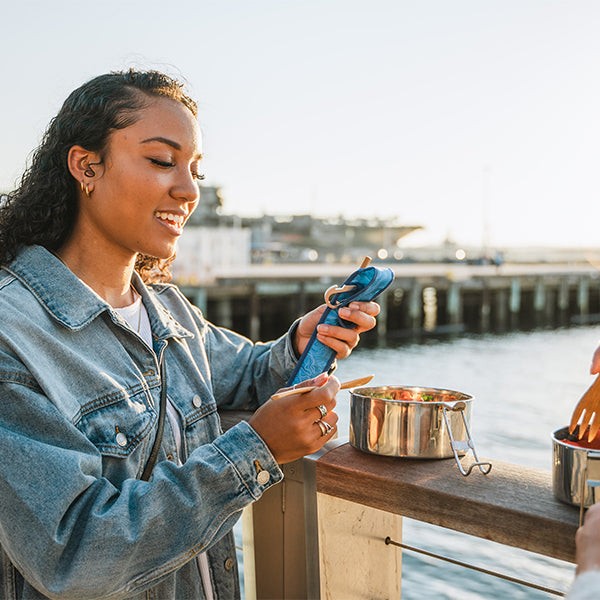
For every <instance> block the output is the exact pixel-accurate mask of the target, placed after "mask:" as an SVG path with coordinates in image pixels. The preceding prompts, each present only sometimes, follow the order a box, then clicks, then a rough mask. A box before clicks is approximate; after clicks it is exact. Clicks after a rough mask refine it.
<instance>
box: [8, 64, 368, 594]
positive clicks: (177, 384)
mask: <svg viewBox="0 0 600 600" xmlns="http://www.w3.org/2000/svg"><path fill="white" fill-rule="evenodd" d="M201 159H202V152H201V136H200V132H199V130H198V126H197V122H196V105H195V104H194V102H193V101H192V100H191V99H190V98H189V97H188V96H187V95H185V93H184V91H183V88H182V86H181V85H180V84H179V83H177V82H176V81H173V80H172V79H170V78H169V77H167V76H165V75H163V74H161V73H157V72H152V71H151V72H135V71H129V72H125V73H111V74H107V75H103V76H100V77H97V78H95V79H93V80H92V81H90V82H88V83H86V84H84V85H83V86H81V87H80V88H79V89H77V90H75V91H74V92H73V93H72V94H71V95H70V96H69V98H67V100H66V101H65V104H64V105H63V107H62V108H61V110H60V112H59V114H58V115H57V116H56V117H55V119H54V120H53V121H52V122H51V124H50V126H49V129H48V131H47V132H46V135H45V137H44V139H43V141H42V144H41V145H40V147H39V148H38V149H37V151H36V153H35V154H34V156H33V159H32V163H31V166H30V167H29V169H28V171H27V172H26V173H25V175H24V176H23V179H22V182H21V185H20V187H19V188H18V189H17V190H16V192H14V193H13V194H11V195H10V196H9V199H8V202H7V203H6V204H5V205H4V206H3V207H2V208H1V209H0V315H2V319H1V321H0V398H1V402H0V452H1V454H2V461H0V545H1V549H2V561H3V568H2V571H1V575H0V577H1V581H0V588H1V589H2V590H3V595H2V597H7V598H36V599H37V598H46V597H48V598H78V599H79V598H115V599H116V598H135V599H141V598H156V599H160V600H164V599H169V598H171V599H175V598H177V599H181V598H234V597H239V590H238V583H237V578H238V576H237V572H236V569H235V567H234V568H231V564H232V561H231V560H228V559H230V558H231V557H234V556H235V549H234V545H233V536H232V533H231V529H232V527H233V524H234V523H235V521H236V520H237V518H238V517H239V514H240V511H241V509H242V508H244V507H245V506H247V505H248V504H250V503H251V502H253V501H255V500H256V499H258V498H259V497H260V496H261V494H262V493H263V491H264V490H265V489H267V488H268V487H270V486H271V485H274V484H276V483H277V482H279V481H280V480H281V478H282V472H281V470H280V468H279V466H278V464H281V463H285V462H288V461H291V460H295V459H297V458H299V457H301V456H303V455H305V454H307V453H311V452H314V451H316V450H317V449H319V448H320V447H321V446H322V445H323V444H324V443H325V442H326V441H327V440H329V439H330V438H331V436H332V435H333V434H334V433H335V430H336V422H337V415H336V414H335V412H334V410H333V409H334V408H335V394H336V392H337V390H338V389H339V383H338V381H337V380H336V379H335V377H327V376H326V375H320V376H319V377H318V378H316V380H315V383H316V384H318V385H319V386H320V387H319V388H318V389H317V390H315V391H313V392H311V393H308V394H305V395H293V396H289V397H287V398H284V399H281V400H278V401H272V400H269V397H270V396H271V395H272V394H273V393H274V392H275V391H276V390H277V389H278V388H281V386H282V385H284V382H285V381H286V380H287V377H288V376H289V375H290V373H291V372H292V370H293V367H294V365H295V363H296V360H297V357H298V356H299V354H300V353H301V352H302V351H303V349H304V348H305V346H306V344H307V341H308V340H309V338H310V335H311V333H312V331H313V330H314V328H315V327H316V325H317V323H318V320H319V317H320V314H321V311H322V308H320V309H317V310H315V311H313V312H311V313H308V314H307V315H305V316H304V317H303V318H302V319H301V320H299V321H298V322H297V323H296V324H295V325H293V326H292V328H291V329H290V331H289V332H288V333H287V334H286V335H284V336H283V337H282V338H280V339H279V340H276V341H274V342H270V343H267V344H258V343H257V344H252V343H251V342H250V341H249V340H247V339H245V338H243V337H241V336H239V335H236V334H234V333H232V332H231V331H228V330H225V329H221V328H218V327H215V326H213V325H212V324H210V323H208V322H207V321H206V320H205V319H204V318H203V316H202V314H201V313H200V312H199V311H198V310H197V309H196V308H195V307H193V306H191V305H190V304H189V303H188V302H187V301H186V300H185V298H184V297H183V296H182V295H181V293H180V292H179V290H178V289H177V288H176V287H175V286H173V285H170V284H167V283H164V281H165V280H166V279H167V278H168V273H167V270H166V267H167V266H168V262H169V260H170V259H171V257H172V256H173V254H174V252H175V245H176V241H177V238H178V237H179V236H180V235H181V233H182V229H183V226H184V225H185V222H186V220H187V219H188V218H189V216H190V214H191V213H192V211H193V210H194V209H195V207H196V205H197V203H198V199H199V193H198V186H197V181H196V180H197V179H199V178H201V175H200V163H201ZM378 310H379V308H378V306H377V305H376V304H374V303H357V304H355V305H354V306H353V307H352V308H349V309H348V310H346V311H345V313H343V314H342V316H343V317H344V319H347V320H349V321H352V322H353V323H354V324H355V325H356V329H354V330H352V329H345V328H337V327H323V326H319V333H318V336H319V339H320V340H321V341H322V342H323V343H325V344H327V345H329V346H330V347H331V348H333V349H335V350H336V352H337V356H338V357H340V358H343V357H345V356H347V355H348V354H349V353H350V352H351V350H352V349H353V348H354V347H355V346H356V344H357V343H358V336H359V334H360V333H361V332H363V331H366V330H368V329H371V328H372V327H373V326H374V324H375V316H376V315H377V313H378ZM161 405H162V406H163V408H164V410H161ZM217 406H219V407H225V408H252V409H257V408H258V410H256V412H255V413H254V414H253V416H252V418H251V419H250V421H249V423H240V424H238V425H236V426H235V427H233V428H232V429H230V430H229V431H227V432H226V433H223V432H222V431H221V428H220V424H219V419H218V416H217V412H216V410H217ZM317 407H319V408H317ZM322 412H323V413H325V412H326V414H325V415H324V416H323V417H322V418H321V414H322ZM165 413H166V418H165V419H164V422H163V425H162V427H163V430H162V436H161V434H160V429H161V425H160V422H161V419H160V415H162V416H164V415H165ZM319 419H321V422H319ZM156 440H158V442H157V443H155V441H156Z"/></svg>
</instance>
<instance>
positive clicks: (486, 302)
mask: <svg viewBox="0 0 600 600" xmlns="http://www.w3.org/2000/svg"><path fill="white" fill-rule="evenodd" d="M490 296H491V293H490V290H489V288H487V287H484V288H483V289H482V290H481V308H480V311H479V327H480V329H481V331H484V332H485V331H489V329H490V315H491V312H492V307H491V298H490Z"/></svg>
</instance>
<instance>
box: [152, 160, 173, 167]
mask: <svg viewBox="0 0 600 600" xmlns="http://www.w3.org/2000/svg"><path fill="white" fill-rule="evenodd" d="M150 162H151V163H152V164H154V165H158V166H159V167H174V166H175V163H172V162H168V161H165V160H158V158H151V159H150Z"/></svg>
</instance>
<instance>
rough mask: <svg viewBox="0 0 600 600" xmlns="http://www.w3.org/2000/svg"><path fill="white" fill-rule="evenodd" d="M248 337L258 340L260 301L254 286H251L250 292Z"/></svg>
mask: <svg viewBox="0 0 600 600" xmlns="http://www.w3.org/2000/svg"><path fill="white" fill-rule="evenodd" d="M249 317H250V323H249V325H250V326H249V328H248V329H249V331H250V339H251V340H252V341H254V342H256V341H258V340H260V302H259V298H258V292H257V291H256V286H255V285H253V286H252V290H251V292H250V315H249Z"/></svg>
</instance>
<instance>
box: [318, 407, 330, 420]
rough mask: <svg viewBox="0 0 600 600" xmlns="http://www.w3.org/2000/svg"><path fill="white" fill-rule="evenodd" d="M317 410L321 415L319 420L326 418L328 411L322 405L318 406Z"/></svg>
mask: <svg viewBox="0 0 600 600" xmlns="http://www.w3.org/2000/svg"><path fill="white" fill-rule="evenodd" d="M317 410H318V411H319V412H320V413H321V419H323V418H324V417H326V416H327V412H328V411H327V409H326V408H325V405H324V404H319V406H317Z"/></svg>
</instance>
